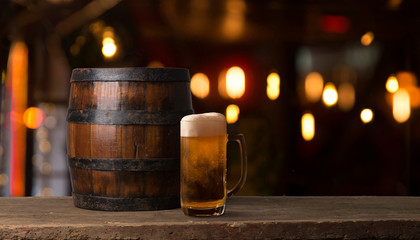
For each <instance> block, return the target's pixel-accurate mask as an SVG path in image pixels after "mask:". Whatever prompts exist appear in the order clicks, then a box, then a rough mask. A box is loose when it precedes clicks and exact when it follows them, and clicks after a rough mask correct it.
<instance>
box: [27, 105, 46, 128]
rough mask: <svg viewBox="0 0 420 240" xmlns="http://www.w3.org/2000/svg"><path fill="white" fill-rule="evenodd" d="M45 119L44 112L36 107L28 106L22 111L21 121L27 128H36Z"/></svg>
mask: <svg viewBox="0 0 420 240" xmlns="http://www.w3.org/2000/svg"><path fill="white" fill-rule="evenodd" d="M44 119H45V113H44V111H42V109H40V108H37V107H30V108H28V109H26V110H25V112H24V113H23V122H24V123H25V126H26V127H27V128H31V129H37V128H38V127H39V126H41V124H42V122H43V121H44Z"/></svg>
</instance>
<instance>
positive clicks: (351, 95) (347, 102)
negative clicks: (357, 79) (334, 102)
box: [338, 82, 356, 111]
mask: <svg viewBox="0 0 420 240" xmlns="http://www.w3.org/2000/svg"><path fill="white" fill-rule="evenodd" d="M338 96H339V98H338V107H339V108H340V109H341V110H343V111H350V110H351V109H352V108H353V106H354V102H355V100H356V91H355V90H354V86H353V84H351V83H349V82H344V83H342V84H340V86H338Z"/></svg>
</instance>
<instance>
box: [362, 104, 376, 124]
mask: <svg viewBox="0 0 420 240" xmlns="http://www.w3.org/2000/svg"><path fill="white" fill-rule="evenodd" d="M360 119H361V120H362V122H363V123H369V122H371V121H372V119H373V111H372V110H371V109H369V108H365V109H363V110H362V111H361V112H360Z"/></svg>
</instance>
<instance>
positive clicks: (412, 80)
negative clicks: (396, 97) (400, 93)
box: [396, 71, 417, 88]
mask: <svg viewBox="0 0 420 240" xmlns="http://www.w3.org/2000/svg"><path fill="white" fill-rule="evenodd" d="M396 77H397V79H398V84H399V86H400V88H406V87H410V86H416V85H417V77H416V75H414V74H413V73H412V72H408V71H401V72H398V73H397V75H396Z"/></svg>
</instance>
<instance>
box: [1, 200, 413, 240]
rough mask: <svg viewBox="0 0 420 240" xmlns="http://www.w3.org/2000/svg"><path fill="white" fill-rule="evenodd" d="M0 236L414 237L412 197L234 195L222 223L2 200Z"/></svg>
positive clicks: (172, 214) (177, 213)
mask: <svg viewBox="0 0 420 240" xmlns="http://www.w3.org/2000/svg"><path fill="white" fill-rule="evenodd" d="M0 238H2V239H3V238H6V239H8V238H16V239H18V238H44V239H45V238H48V239H52V238H54V239H64V238H65V239H81V238H99V239H101V238H102V239H104V238H105V239H109V238H130V239H209V238H210V239H214V238H224V239H261V238H265V239H274V238H275V239H416V238H420V198H417V197H233V198H231V199H229V200H228V203H227V210H226V214H225V215H224V216H221V217H211V218H193V217H186V216H184V215H183V214H182V212H181V210H180V209H172V210H160V211H136V212H104V211H93V210H84V209H79V208H75V207H74V206H73V203H72V200H71V198H69V197H48V198H35V197H27V198H8V197H6V198H0Z"/></svg>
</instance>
